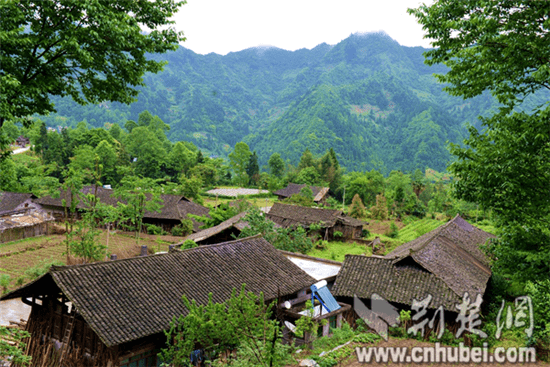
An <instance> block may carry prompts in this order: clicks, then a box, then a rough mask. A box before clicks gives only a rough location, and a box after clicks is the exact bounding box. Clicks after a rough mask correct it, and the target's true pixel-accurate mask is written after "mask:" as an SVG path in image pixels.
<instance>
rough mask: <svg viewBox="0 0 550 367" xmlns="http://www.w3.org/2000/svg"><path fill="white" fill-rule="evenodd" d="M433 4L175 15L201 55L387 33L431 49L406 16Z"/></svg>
mask: <svg viewBox="0 0 550 367" xmlns="http://www.w3.org/2000/svg"><path fill="white" fill-rule="evenodd" d="M422 2H426V3H431V2H432V1H430V0H425V1H418V0H336V1H326V0H315V1H312V0H269V1H268V0H187V4H185V5H183V6H182V7H181V8H180V10H179V12H178V13H177V14H176V16H174V18H173V20H174V21H175V22H176V25H175V27H176V29H177V30H178V31H183V32H184V35H185V37H186V38H187V40H186V41H185V42H183V43H182V46H184V47H186V48H188V49H191V50H192V51H194V52H196V53H198V54H203V55H204V54H208V53H211V52H214V53H217V54H221V55H225V54H227V53H229V52H235V51H241V50H244V49H246V48H250V47H259V46H274V47H278V48H282V49H285V50H290V51H294V50H298V49H300V48H308V49H311V48H313V47H315V46H317V45H318V44H321V43H323V42H325V43H328V44H330V45H335V44H337V43H338V42H340V41H341V40H343V39H345V38H347V37H349V36H350V35H351V34H352V33H368V32H377V31H384V32H386V33H387V34H388V35H389V36H390V37H391V38H393V39H394V40H396V41H397V42H398V43H400V44H401V45H403V46H423V47H430V43H429V40H426V39H423V35H424V31H423V30H422V26H421V25H419V24H418V23H417V22H416V18H415V17H413V16H412V15H409V14H408V13H407V8H415V7H418V5H419V4H421V3H422Z"/></svg>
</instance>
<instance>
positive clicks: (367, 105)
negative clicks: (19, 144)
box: [42, 33, 496, 173]
mask: <svg viewBox="0 0 550 367" xmlns="http://www.w3.org/2000/svg"><path fill="white" fill-rule="evenodd" d="M424 51H425V49H423V48H421V47H404V46H400V45H399V44H398V43H397V42H396V41H394V40H392V39H391V38H390V37H389V36H387V35H386V34H384V33H371V34H356V35H351V36H350V37H348V38H347V39H345V40H343V41H341V42H340V43H338V44H336V45H334V46H332V45H327V44H325V43H323V44H320V45H318V46H317V47H315V48H313V49H311V50H308V49H301V50H297V51H286V50H282V49H278V48H275V47H258V48H250V49H246V50H243V51H239V52H232V53H229V54H227V55H225V56H221V55H217V54H213V53H211V54H208V55H198V54H195V53H194V52H193V51H190V50H188V49H186V48H184V47H180V48H179V49H178V50H177V51H175V52H171V53H168V54H164V55H151V56H150V57H151V58H152V59H155V60H166V61H167V62H168V64H167V65H166V66H165V69H164V71H163V72H161V73H159V74H147V75H145V77H144V82H145V84H146V86H145V87H143V88H142V89H141V93H140V95H139V97H138V101H137V102H135V103H133V104H131V105H129V106H126V105H122V104H119V103H102V104H100V105H87V106H79V105H77V104H76V103H74V102H72V101H71V100H70V99H68V98H54V102H55V104H56V108H57V110H58V112H57V113H56V114H52V115H50V116H45V117H42V119H43V120H44V121H46V123H47V124H48V125H50V126H52V125H62V126H63V125H75V124H76V123H78V122H79V121H83V120H85V121H87V122H88V123H89V124H90V125H92V126H98V127H99V126H104V124H105V123H107V122H109V123H119V124H120V125H121V126H124V123H125V122H126V120H137V117H138V114H139V113H140V112H142V111H144V110H148V111H149V112H151V113H152V114H153V115H158V116H159V117H160V118H161V119H162V120H163V121H164V122H166V123H167V124H169V125H170V131H168V132H167V134H168V137H169V138H170V140H172V141H178V140H187V141H191V142H193V143H194V144H196V145H197V146H198V147H199V148H201V149H202V150H204V151H205V152H206V153H208V154H211V155H218V156H225V155H227V154H228V153H229V152H230V151H231V150H232V149H233V146H234V145H235V143H237V142H239V141H245V142H246V143H247V144H248V145H249V146H250V149H251V150H256V151H257V153H258V156H259V158H260V164H266V163H267V160H268V159H269V157H270V155H271V154H273V153H275V152H279V153H280V154H281V156H282V157H283V159H287V160H289V162H291V163H293V164H296V163H297V162H298V160H299V158H300V155H301V153H302V152H303V151H304V150H305V149H306V148H309V150H311V151H312V152H313V153H314V154H322V153H324V152H325V151H326V150H327V149H328V148H330V147H333V148H334V150H335V151H336V153H337V155H338V158H339V160H340V163H341V164H342V165H343V166H345V167H346V168H348V170H359V169H360V170H370V169H372V168H376V169H379V170H381V171H382V172H384V173H387V172H389V171H390V170H394V169H400V170H403V171H411V170H414V169H416V168H421V169H424V168H426V167H431V168H434V169H436V170H444V169H445V167H446V166H447V164H448V162H449V161H450V160H451V156H450V154H449V153H448V151H447V148H446V144H447V142H455V143H457V142H458V143H460V142H461V141H462V140H463V138H464V136H466V133H467V132H466V128H465V124H466V123H467V122H469V123H472V124H474V125H476V124H477V125H479V122H478V121H477V119H476V116H478V115H480V114H484V113H486V112H487V111H488V110H490V109H494V108H496V102H495V101H494V99H493V98H492V97H491V96H490V95H483V96H479V97H477V98H474V99H471V100H467V101H464V100H462V99H461V98H455V97H450V96H449V95H447V94H446V93H445V92H444V91H443V86H442V85H441V84H438V83H437V81H436V80H435V78H434V77H433V76H432V74H433V73H444V72H445V70H446V69H445V67H444V66H435V67H429V66H427V65H425V64H424V57H423V56H422V53H423V52H424Z"/></svg>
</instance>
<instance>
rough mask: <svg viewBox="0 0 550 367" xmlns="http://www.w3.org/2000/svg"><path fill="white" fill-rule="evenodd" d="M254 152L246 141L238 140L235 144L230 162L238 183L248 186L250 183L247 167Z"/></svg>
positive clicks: (230, 154)
mask: <svg viewBox="0 0 550 367" xmlns="http://www.w3.org/2000/svg"><path fill="white" fill-rule="evenodd" d="M251 155H252V153H251V152H250V148H249V147H248V145H247V144H246V143H243V142H242V141H241V142H238V143H237V144H235V149H234V150H233V152H231V153H229V163H230V165H231V168H232V169H233V172H235V176H236V180H237V184H238V185H240V186H246V185H247V184H248V175H247V174H246V167H247V166H248V162H249V159H250V156H251Z"/></svg>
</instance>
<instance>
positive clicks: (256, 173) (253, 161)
mask: <svg viewBox="0 0 550 367" xmlns="http://www.w3.org/2000/svg"><path fill="white" fill-rule="evenodd" d="M246 174H247V175H248V177H249V179H250V183H251V184H253V185H257V184H258V181H259V180H260V166H259V165H258V155H257V154H256V151H254V152H252V155H251V156H250V158H249V159H248V164H247V165H246Z"/></svg>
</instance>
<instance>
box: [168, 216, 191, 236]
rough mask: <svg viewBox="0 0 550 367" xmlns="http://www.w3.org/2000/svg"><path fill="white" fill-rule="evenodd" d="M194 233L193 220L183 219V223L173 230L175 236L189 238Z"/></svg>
mask: <svg viewBox="0 0 550 367" xmlns="http://www.w3.org/2000/svg"><path fill="white" fill-rule="evenodd" d="M191 233H193V221H192V220H191V219H182V221H181V223H180V224H178V225H177V226H174V227H173V228H172V235H173V236H187V235H189V234H191Z"/></svg>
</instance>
